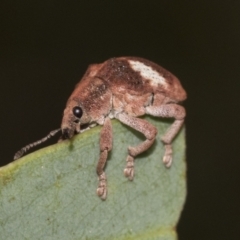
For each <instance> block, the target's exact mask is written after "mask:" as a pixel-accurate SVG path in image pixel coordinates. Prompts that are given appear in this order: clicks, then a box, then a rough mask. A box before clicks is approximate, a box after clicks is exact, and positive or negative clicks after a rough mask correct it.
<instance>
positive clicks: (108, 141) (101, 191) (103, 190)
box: [97, 118, 112, 200]
mask: <svg viewBox="0 0 240 240" xmlns="http://www.w3.org/2000/svg"><path fill="white" fill-rule="evenodd" d="M111 149H112V125H111V120H110V118H106V119H105V121H104V125H103V128H102V130H101V133H100V158H99V160H98V164H97V175H98V181H99V182H98V188H97V195H98V196H99V197H100V198H101V199H102V200H105V199H106V197H107V177H106V174H105V172H104V167H105V164H106V161H107V157H108V152H109V151H111Z"/></svg>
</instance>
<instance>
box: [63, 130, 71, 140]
mask: <svg viewBox="0 0 240 240" xmlns="http://www.w3.org/2000/svg"><path fill="white" fill-rule="evenodd" d="M62 136H63V138H64V139H69V138H71V137H72V134H71V131H70V129H69V128H64V129H62Z"/></svg>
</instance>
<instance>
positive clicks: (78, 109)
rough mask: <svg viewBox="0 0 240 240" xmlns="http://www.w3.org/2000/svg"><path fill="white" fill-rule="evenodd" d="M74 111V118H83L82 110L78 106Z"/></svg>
mask: <svg viewBox="0 0 240 240" xmlns="http://www.w3.org/2000/svg"><path fill="white" fill-rule="evenodd" d="M72 111H73V114H74V116H75V117H77V118H81V116H82V115H83V111H82V109H81V108H80V107H78V106H76V107H74V108H73V110H72Z"/></svg>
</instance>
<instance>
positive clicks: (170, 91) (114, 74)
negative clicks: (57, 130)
mask: <svg viewBox="0 0 240 240" xmlns="http://www.w3.org/2000/svg"><path fill="white" fill-rule="evenodd" d="M185 99H186V92H185V90H184V89H183V87H182V86H181V84H180V82H179V80H178V79H177V78H176V77H175V76H174V75H173V74H171V73H170V72H168V71H167V70H165V69H164V68H162V67H160V66H159V65H157V64H155V63H153V62H151V61H148V60H146V59H142V58H137V57H119V58H112V59H109V60H107V61H105V62H104V63H102V64H94V65H91V66H89V68H88V69H87V72H86V73H85V75H84V76H83V78H82V79H81V81H80V82H79V84H78V85H77V86H76V88H75V90H74V91H73V93H72V95H71V96H70V98H69V100H68V102H67V106H66V108H65V110H64V116H63V120H62V125H61V129H62V134H63V138H71V137H72V136H73V135H74V133H75V132H81V131H82V130H81V126H83V125H84V126H88V127H89V128H90V127H91V126H94V125H96V124H99V125H103V128H102V130H101V134H100V158H99V161H98V165H97V174H98V177H99V185H98V188H97V194H98V196H99V197H101V198H102V199H105V198H106V196H107V181H106V180H107V179H106V174H105V172H104V166H105V163H106V160H107V156H108V152H109V151H110V150H111V149H112V127H111V121H110V119H112V118H116V119H118V120H119V121H121V122H122V123H124V124H126V125H128V126H130V127H132V128H134V129H135V130H137V131H139V132H141V133H143V134H144V136H145V137H146V140H145V141H143V142H142V143H141V144H139V145H137V146H134V147H128V156H127V159H126V161H127V164H126V168H125V169H124V174H125V176H126V177H127V178H129V180H132V179H133V177H134V158H135V157H136V156H137V155H138V154H140V153H142V152H144V151H146V150H147V149H148V148H149V147H150V146H151V145H152V144H153V142H154V140H155V137H156V134H157V129H156V127H154V126H153V125H152V124H150V123H149V122H148V121H146V120H144V119H141V118H138V117H139V116H142V115H145V114H149V115H152V116H157V117H164V118H174V119H175V121H174V122H173V124H172V125H171V127H170V128H169V129H168V131H167V132H166V133H165V135H163V136H162V138H161V140H162V142H163V143H164V146H165V154H164V156H163V162H164V164H165V165H166V167H170V166H171V163H172V145H171V143H172V140H173V138H174V137H175V136H176V134H177V133H178V132H179V130H180V128H181V126H182V125H183V122H184V118H185V109H184V108H183V107H182V106H180V105H178V103H179V102H182V101H183V100H185ZM84 130H85V129H84Z"/></svg>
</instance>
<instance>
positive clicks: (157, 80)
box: [128, 60, 166, 86]
mask: <svg viewBox="0 0 240 240" xmlns="http://www.w3.org/2000/svg"><path fill="white" fill-rule="evenodd" d="M128 62H129V63H130V65H131V67H132V68H133V69H134V70H135V71H136V72H139V73H140V74H141V76H142V77H144V78H146V79H148V80H150V81H151V83H152V85H154V86H158V84H161V85H166V79H165V78H164V77H163V76H161V75H160V74H159V73H158V72H157V71H155V70H153V69H152V68H151V67H149V66H146V65H145V64H144V63H141V62H139V61H133V60H128Z"/></svg>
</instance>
